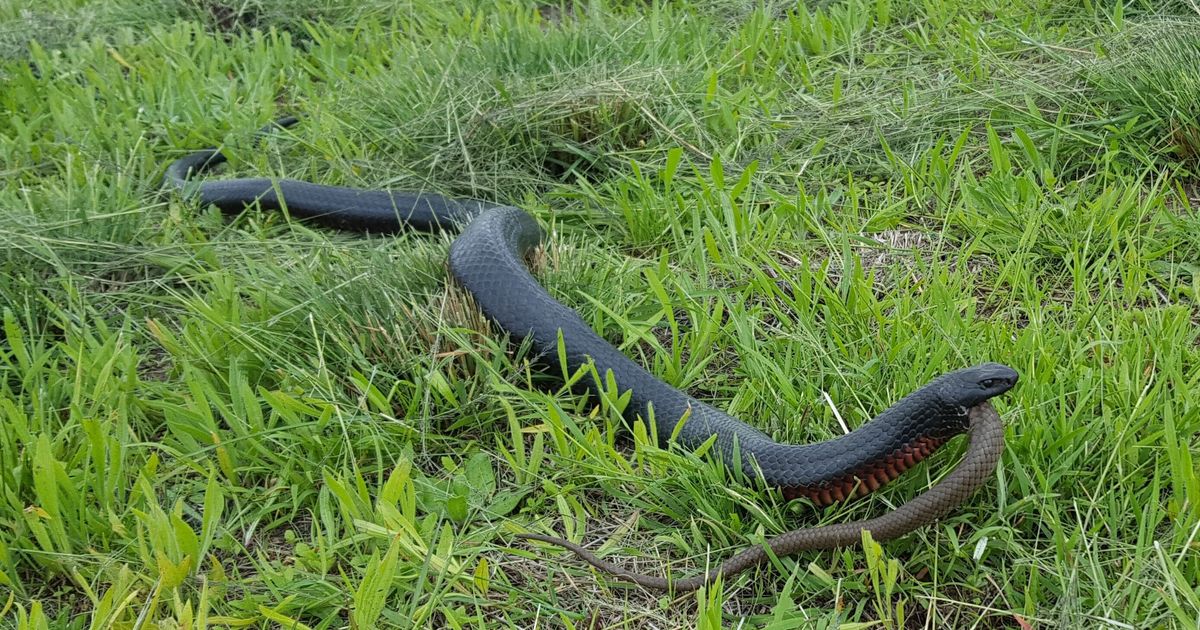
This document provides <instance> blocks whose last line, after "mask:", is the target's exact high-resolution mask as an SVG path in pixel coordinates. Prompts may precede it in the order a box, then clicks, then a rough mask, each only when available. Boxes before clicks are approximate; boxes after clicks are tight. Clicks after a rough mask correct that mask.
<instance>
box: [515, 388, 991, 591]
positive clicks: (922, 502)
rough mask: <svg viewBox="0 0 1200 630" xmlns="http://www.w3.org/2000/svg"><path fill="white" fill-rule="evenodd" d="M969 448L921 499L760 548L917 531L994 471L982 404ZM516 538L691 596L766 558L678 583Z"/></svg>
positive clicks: (562, 543) (752, 555) (783, 549)
mask: <svg viewBox="0 0 1200 630" xmlns="http://www.w3.org/2000/svg"><path fill="white" fill-rule="evenodd" d="M968 414H969V417H970V420H969V421H970V428H969V429H968V436H969V438H968V439H969V440H970V442H969V444H968V446H967V451H966V453H965V454H964V455H963V459H962V461H961V462H959V464H958V466H956V467H955V468H954V470H952V471H950V472H949V473H948V474H947V475H946V476H945V478H943V479H942V480H941V481H940V482H938V483H937V484H936V485H934V486H933V487H932V488H930V489H929V490H927V491H925V492H924V493H923V494H920V495H918V496H917V497H915V498H913V499H912V500H910V501H908V502H907V503H904V504H902V505H900V506H899V507H897V508H895V509H893V510H891V511H890V512H887V513H886V514H883V515H882V516H878V517H875V518H872V519H867V520H862V521H855V522H852V523H839V524H836V525H826V526H823V527H809V528H801V529H794V530H792V531H790V532H787V533H784V534H780V535H779V536H776V537H775V538H772V539H771V540H768V541H766V546H768V547H770V549H771V552H772V553H773V554H774V555H775V556H777V557H783V556H788V555H792V554H795V553H799V552H801V551H813V550H821V549H833V548H836V547H846V546H851V545H856V544H858V543H859V542H860V541H861V540H862V531H863V530H867V531H869V532H871V536H872V538H874V539H875V540H876V541H880V542H882V541H886V540H892V539H895V538H899V537H900V536H903V535H905V534H907V533H909V532H911V531H913V530H915V529H917V528H918V527H921V526H924V525H927V524H929V523H932V522H933V521H935V520H937V519H938V518H941V517H942V516H944V515H945V514H946V513H947V512H949V511H950V510H951V509H952V508H954V507H955V506H957V505H959V504H960V503H962V502H963V501H965V500H966V499H967V497H969V496H970V495H971V494H972V493H974V492H975V490H977V489H979V488H980V487H981V486H983V485H984V484H985V483H986V482H987V480H988V478H989V477H991V476H992V474H993V472H994V471H995V467H996V463H997V462H998V461H999V460H1000V455H1001V453H1002V452H1003V451H1004V424H1003V423H1002V422H1001V421H1000V415H999V414H997V413H996V410H995V409H994V408H993V407H992V405H991V403H988V402H982V403H980V404H978V405H976V406H974V407H972V408H971V409H970V410H969V412H968ZM516 537H517V538H525V539H530V540H538V541H541V542H545V543H550V544H552V545H558V546H559V547H565V548H567V549H569V550H571V551H573V552H575V554H576V555H578V556H579V557H581V558H583V559H584V560H585V561H587V562H588V563H589V564H591V565H592V566H594V567H596V568H598V569H600V570H601V571H604V572H606V573H611V574H612V575H614V576H616V577H618V578H621V579H624V580H628V581H630V582H633V583H635V584H639V585H641V586H644V587H646V588H652V589H660V590H674V591H676V592H684V591H694V590H696V589H698V588H700V587H701V586H704V585H705V584H708V583H710V582H712V581H713V580H715V579H716V578H717V577H723V578H729V577H732V576H734V575H736V574H738V573H741V572H742V571H745V570H746V569H749V568H751V567H754V566H756V565H758V564H760V563H762V562H764V561H766V560H767V559H768V558H769V555H768V554H767V551H766V549H764V548H763V547H762V546H756V547H751V548H749V549H746V550H745V551H742V552H741V553H739V554H737V555H735V556H733V557H732V558H729V559H728V560H726V561H725V562H722V563H721V564H720V565H719V566H717V567H716V568H714V569H712V570H710V571H708V572H707V573H705V574H702V575H695V576H692V577H688V578H683V579H679V580H668V579H666V578H661V577H657V576H652V575H642V574H640V573H634V572H633V571H630V570H628V569H626V568H624V567H621V566H619V565H616V564H613V563H611V562H608V561H606V560H602V559H600V558H599V557H597V556H596V555H595V554H594V553H592V552H591V551H588V550H587V549H584V548H583V547H581V546H580V545H577V544H575V543H573V542H571V541H569V540H566V539H563V538H557V537H554V536H546V535H543V534H529V533H526V534H517V536H516Z"/></svg>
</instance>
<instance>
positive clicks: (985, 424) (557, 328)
mask: <svg viewBox="0 0 1200 630" xmlns="http://www.w3.org/2000/svg"><path fill="white" fill-rule="evenodd" d="M296 122H297V121H296V119H295V118H291V117H289V118H284V119H281V120H279V121H276V122H275V123H273V124H272V125H269V126H268V127H267V128H266V129H264V131H266V130H268V129H271V128H273V127H285V126H290V125H292V124H295V123H296ZM223 161H225V157H224V155H222V154H221V153H220V151H218V150H216V149H206V150H202V151H197V152H195V153H191V154H189V155H187V156H185V157H183V158H180V159H178V160H176V161H175V162H173V163H172V164H171V165H170V166H169V167H168V168H167V171H166V176H165V181H166V183H167V184H168V185H169V186H171V187H173V188H175V189H177V190H179V191H181V192H183V193H184V194H185V195H186V196H187V197H188V198H190V199H193V200H195V201H197V202H199V203H201V204H209V205H214V206H217V207H218V208H220V209H221V210H222V211H225V212H231V213H236V212H241V211H243V210H244V209H245V208H246V207H247V206H250V205H253V204H255V203H257V204H258V205H259V206H260V207H262V208H265V209H279V208H281V207H283V206H284V205H286V208H287V211H288V212H289V213H290V214H291V216H293V217H296V218H301V219H307V220H311V221H314V222H317V223H319V224H321V225H326V226H330V227H334V228H338V229H345V230H355V231H362V232H372V233H391V232H396V231H398V230H402V229H406V228H409V229H417V230H426V231H434V230H448V231H458V232H460V233H459V235H458V236H457V237H456V238H455V239H454V241H453V243H452V244H451V246H450V256H449V258H450V260H449V262H450V272H451V274H452V275H453V276H454V279H455V280H456V281H457V282H458V283H459V284H460V285H462V286H463V287H465V288H466V290H467V291H468V292H469V293H470V294H471V296H472V297H473V298H474V300H475V303H476V304H477V305H478V307H479V309H480V310H481V311H482V312H483V313H484V315H486V316H487V318H488V319H490V320H491V321H492V322H494V323H495V324H497V325H498V326H499V327H500V329H502V330H503V331H505V332H506V333H507V334H508V335H509V336H510V337H511V338H512V339H514V340H516V341H518V342H519V341H522V340H525V339H530V340H531V341H532V345H533V349H534V351H535V353H536V354H537V355H539V356H550V357H553V356H555V354H556V353H557V352H558V344H559V335H560V334H561V336H562V340H563V345H564V347H565V354H566V368H567V369H568V370H569V371H570V372H571V373H574V372H575V371H577V370H579V369H580V367H581V366H585V365H587V364H588V362H589V361H592V362H594V367H595V370H596V373H597V374H600V375H601V377H602V378H603V377H604V375H606V374H608V373H611V376H612V378H613V380H614V382H615V383H616V384H617V386H618V388H619V389H620V391H621V392H622V393H624V392H625V391H631V400H630V404H629V405H628V406H627V408H626V416H627V418H629V419H631V420H632V419H634V418H637V417H641V418H643V419H647V418H651V417H653V418H654V422H655V424H656V427H657V430H658V435H659V436H660V437H662V439H664V440H665V439H666V436H671V435H672V434H673V433H674V432H675V429H676V425H677V424H678V423H679V421H680V420H681V419H684V420H685V421H684V424H683V426H682V428H680V429H679V431H678V433H677V434H676V437H675V439H676V441H677V442H679V443H680V444H681V445H682V446H684V447H685V448H696V447H698V446H700V445H701V444H703V443H704V442H706V441H708V440H709V439H710V438H712V436H713V435H716V436H717V439H716V441H715V444H714V446H715V450H716V451H717V452H718V453H719V455H720V456H721V457H722V458H723V459H724V461H725V463H726V464H727V465H730V466H734V465H739V464H737V462H740V466H741V468H742V470H743V471H744V472H745V473H746V474H747V475H748V476H750V478H759V479H761V480H762V481H763V482H764V483H766V484H767V485H769V486H774V487H777V488H780V489H781V490H782V492H783V495H784V496H785V497H786V498H788V499H792V498H796V497H806V498H808V499H810V500H812V501H813V502H814V503H816V504H818V505H826V504H829V503H832V502H834V501H840V500H844V499H846V498H849V497H851V496H861V495H863V494H866V493H868V492H871V491H873V490H875V489H877V488H878V487H880V486H881V485H883V484H885V483H887V482H888V481H891V480H892V479H895V478H896V477H897V476H899V475H900V474H901V473H902V472H904V471H905V470H906V469H908V468H910V467H911V466H913V465H914V464H916V463H917V462H919V461H921V460H922V459H924V458H925V457H926V456H928V455H929V454H930V453H931V452H933V451H934V450H935V449H937V448H938V447H939V446H941V445H942V444H944V443H945V442H946V441H947V440H949V439H950V438H952V437H954V436H955V435H958V434H960V433H963V432H969V433H970V444H969V446H968V448H967V452H966V455H965V456H964V458H963V461H962V462H961V463H960V464H959V466H958V467H957V468H956V469H955V470H953V471H952V472H951V473H949V474H948V475H947V476H946V478H944V479H943V480H942V481H941V482H940V483H939V484H937V485H935V486H934V487H933V488H931V489H930V490H928V491H926V492H925V493H924V494H922V495H921V496H919V497H917V498H915V499H913V500H911V501H909V502H908V503H906V504H904V505H902V506H900V507H898V508H896V509H895V510H893V511H891V512H889V513H887V514H885V515H883V516H881V517H878V518H875V519H870V520H865V521H858V522H853V523H844V524H840V525H832V526H827V527H817V528H806V529H798V530H794V531H792V532H789V533H787V534H783V535H781V536H779V537H777V538H775V539H773V540H771V541H769V542H768V546H769V547H771V549H772V551H773V552H774V553H775V554H776V555H778V556H782V555H786V554H791V553H795V552H797V551H801V550H806V549H825V548H831V547H837V546H844V545H852V544H855V542H856V541H858V540H860V535H861V531H862V530H864V529H866V530H869V531H870V532H871V533H872V535H873V537H874V538H875V539H876V540H888V539H892V538H896V537H898V536H901V535H904V534H906V533H908V532H910V531H912V530H914V529H916V528H917V527H920V526H922V525H925V524H927V523H929V522H932V521H933V520H935V519H937V518H939V517H940V516H942V515H943V514H945V513H946V512H948V511H949V510H950V509H952V508H953V507H955V506H957V505H958V504H959V503H961V502H962V501H963V500H965V499H966V498H967V497H968V496H969V495H970V494H971V493H972V492H973V491H974V490H975V489H976V488H978V487H980V486H981V485H983V483H985V482H986V480H987V478H988V477H989V476H990V475H991V474H992V471H993V470H994V467H995V465H996V462H997V461H998V459H999V456H1000V453H1001V451H1002V450H1003V445H1004V440H1003V435H1004V431H1003V426H1002V424H1001V422H1000V418H999V416H998V415H997V414H996V412H995V410H994V409H993V408H992V407H991V405H990V404H989V403H988V400H989V399H990V398H992V397H994V396H997V395H999V394H1002V393H1004V392H1006V391H1008V390H1009V389H1011V388H1012V387H1013V386H1014V385H1015V384H1016V382H1017V378H1018V376H1017V372H1016V371H1015V370H1013V369H1012V368H1009V367H1007V366H1004V365H1000V364H997V363H985V364H982V365H977V366H974V367H968V368H964V369H960V370H957V371H953V372H949V373H946V374H943V375H941V376H939V377H937V378H935V379H934V380H932V381H931V382H929V383H928V384H927V385H925V386H924V387H922V388H921V389H919V390H917V391H915V392H913V393H912V394H910V395H908V396H906V397H904V398H903V399H901V400H900V401H899V402H897V403H896V404H895V405H893V406H892V407H891V408H889V409H887V410H886V411H884V412H883V413H881V414H880V415H878V416H877V417H875V418H874V419H872V420H871V421H869V422H867V423H866V424H864V425H863V426H861V427H859V428H858V429H856V430H854V431H852V432H850V433H848V434H846V435H843V436H840V437H837V438H834V439H831V440H827V441H824V442H819V443H814V444H780V443H778V442H775V441H774V440H772V439H771V438H770V437H769V436H767V435H766V434H765V433H763V432H762V431H759V430H758V429H755V428H753V427H751V426H749V425H748V424H746V423H744V422H742V421H740V420H738V419H736V418H733V417H731V416H729V415H727V414H725V413H723V412H721V411H720V410H718V409H715V408H713V407H711V406H709V405H706V404H705V403H703V402H701V401H699V400H696V399H695V398H693V397H691V396H689V395H687V394H686V393H684V392H681V391H679V390H677V389H675V388H673V387H671V386H670V385H667V384H666V383H664V382H662V381H661V380H659V379H657V378H655V377H654V375H652V374H650V373H649V372H647V371H646V370H645V369H643V368H642V367H641V366H640V365H638V364H637V363H635V362H634V361H632V360H630V359H629V358H628V357H626V356H625V355H624V354H622V353H621V352H620V351H619V350H617V349H616V348H614V347H613V346H612V345H610V344H609V343H608V342H606V341H604V339H602V338H601V337H600V336H599V335H597V334H596V333H595V332H594V331H593V330H592V329H591V328H590V327H589V326H588V325H587V324H586V323H585V322H584V321H583V319H582V318H581V317H580V316H579V314H578V313H576V312H575V311H574V310H572V309H570V308H568V307H567V306H564V305H563V304H561V303H559V302H558V301H557V300H555V299H554V298H553V297H551V296H550V294H549V293H547V292H546V290H545V289H544V288H543V287H542V286H541V285H540V284H539V283H538V282H537V280H536V279H534V277H533V276H532V275H530V273H529V271H528V269H527V268H526V266H525V263H524V259H525V257H526V255H527V254H528V253H529V252H530V251H531V250H533V249H534V248H535V247H537V246H538V245H539V244H540V243H541V242H542V239H543V233H542V230H541V228H540V227H539V226H538V224H537V222H536V221H535V220H534V219H533V218H532V217H531V216H530V215H529V214H527V213H526V212H525V211H523V210H521V209H520V208H516V207H511V206H498V205H491V204H487V203H483V202H479V201H464V200H455V199H450V198H448V197H444V196H442V195H438V194H433V193H411V192H393V191H380V190H359V189H354V188H346V187H335V186H323V185H318V184H312V183H308V182H302V181H297V180H293V179H265V178H255V179H233V180H223V181H207V182H197V181H192V180H190V179H189V177H190V176H193V175H196V174H198V173H200V172H202V171H204V170H205V169H207V168H210V167H212V166H213V165H215V164H219V163H221V162H223ZM281 199H282V202H281ZM582 386H583V389H584V390H587V391H599V388H598V387H597V384H596V383H593V382H592V381H591V377H590V376H585V378H584V379H583V381H582ZM651 412H652V413H653V416H651ZM735 444H736V449H737V450H738V451H739V452H740V457H736V458H735V456H734V450H735ZM518 537H521V538H527V539H533V540H539V541H543V542H548V543H553V544H556V545H559V546H562V547H566V548H568V549H571V550H572V551H574V552H575V553H577V554H579V555H580V556H581V557H582V558H584V559H585V560H587V561H588V562H589V563H591V564H592V565H594V566H596V567H598V568H601V569H603V570H605V571H608V572H610V573H612V574H614V575H616V576H619V577H622V578H624V579H627V580H630V581H633V582H636V583H638V584H641V585H643V586H647V587H652V588H663V589H665V588H673V589H675V590H690V589H695V588H698V587H700V586H702V585H704V584H706V583H707V582H708V581H710V580H711V579H713V578H715V577H716V576H717V575H725V576H730V575H732V574H734V573H737V572H739V571H742V570H744V569H746V568H748V567H750V566H753V565H755V564H757V563H759V562H761V561H763V560H765V559H766V558H767V554H766V553H765V551H764V549H763V548H761V547H754V548H751V549H749V550H747V551H744V552H742V553H740V554H738V555H736V556H734V557H732V558H730V559H729V560H727V561H725V563H723V564H722V565H720V566H718V567H717V568H715V569H713V570H712V571H709V572H708V573H707V574H704V575H700V576H696V577H692V578H688V579H684V580H674V581H668V580H665V579H663V578H657V577H652V576H645V575H638V574H635V573H631V572H629V571H626V570H625V569H622V568H620V567H618V566H615V565H612V564H610V563H608V562H605V561H603V560H601V559H599V558H597V557H595V556H594V555H593V554H591V553H590V552H588V551H587V550H586V549H583V548H582V547H580V546H579V545H576V544H574V543H571V542H569V541H566V540H563V539H561V538H556V537H553V536H546V535H541V534H532V533H527V534H518Z"/></svg>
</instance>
